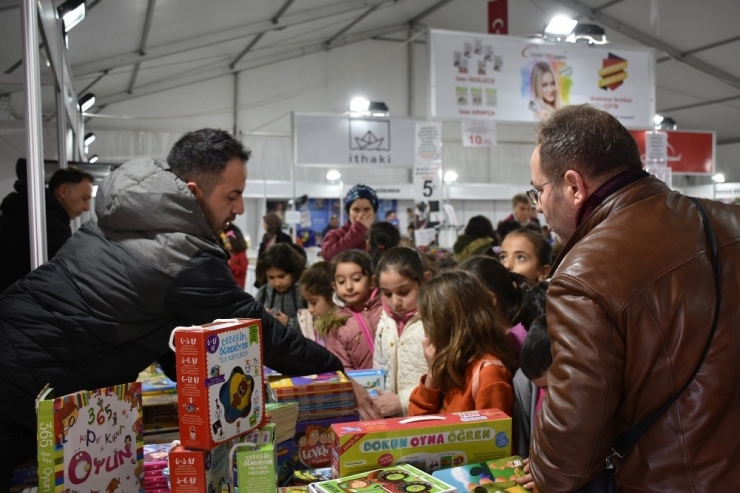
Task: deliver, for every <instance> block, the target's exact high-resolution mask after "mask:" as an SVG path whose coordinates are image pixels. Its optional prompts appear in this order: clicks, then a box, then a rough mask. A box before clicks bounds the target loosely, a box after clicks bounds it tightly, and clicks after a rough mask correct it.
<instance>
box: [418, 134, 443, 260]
mask: <svg viewBox="0 0 740 493" xmlns="http://www.w3.org/2000/svg"><path fill="white" fill-rule="evenodd" d="M415 149H416V156H415V160H414V162H415V164H414V215H415V224H414V227H415V229H416V232H417V233H420V234H416V238H417V246H422V245H427V244H429V242H430V241H432V240H433V239H434V230H433V229H432V228H434V227H435V226H436V225H437V224H439V222H440V219H441V209H442V207H441V204H442V124H441V123H439V122H419V123H417V124H416V146H415ZM422 230H428V231H427V232H426V233H431V234H421V231H422ZM422 238H423V240H422Z"/></svg>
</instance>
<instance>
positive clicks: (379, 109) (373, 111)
mask: <svg viewBox="0 0 740 493" xmlns="http://www.w3.org/2000/svg"><path fill="white" fill-rule="evenodd" d="M367 109H368V111H369V112H370V116H377V117H381V118H382V117H388V116H390V112H389V111H388V105H386V104H385V103H384V102H382V101H372V102H370V104H369V105H368V108H367Z"/></svg>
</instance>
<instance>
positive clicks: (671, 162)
mask: <svg viewBox="0 0 740 493" xmlns="http://www.w3.org/2000/svg"><path fill="white" fill-rule="evenodd" d="M630 133H631V134H632V137H634V138H635V141H636V142H637V147H638V149H640V157H641V158H642V162H643V164H646V165H648V164H650V163H649V162H648V156H647V152H646V150H645V139H646V134H649V133H650V132H645V131H636V130H631V131H630ZM658 133H664V134H666V135H667V144H666V151H667V155H666V164H667V165H668V167H669V168H671V170H672V171H673V172H674V173H681V174H693V175H711V174H714V147H715V133H714V132H684V131H681V130H660V131H658Z"/></svg>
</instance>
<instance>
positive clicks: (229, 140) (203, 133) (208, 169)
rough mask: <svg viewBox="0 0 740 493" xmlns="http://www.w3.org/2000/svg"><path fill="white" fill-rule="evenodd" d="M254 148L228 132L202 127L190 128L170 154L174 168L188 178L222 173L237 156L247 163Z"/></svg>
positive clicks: (168, 157)
mask: <svg viewBox="0 0 740 493" xmlns="http://www.w3.org/2000/svg"><path fill="white" fill-rule="evenodd" d="M251 154H252V153H251V151H250V150H249V149H247V148H246V147H244V145H243V144H242V143H241V142H240V141H238V140H237V139H235V138H234V137H232V136H231V135H230V134H229V133H228V132H225V131H223V130H216V129H213V128H203V129H201V130H196V131H194V132H188V133H186V134H185V135H184V136H182V137H181V138H180V140H178V141H177V142H175V145H174V146H172V150H170V153H169V155H168V156H167V164H169V166H170V169H171V170H172V172H173V173H174V174H175V175H177V177H178V178H180V179H181V180H183V181H185V182H189V181H195V179H196V178H203V177H211V176H215V175H220V174H221V173H223V171H224V169H225V168H226V165H227V164H228V162H229V161H230V160H232V159H234V158H238V159H241V160H242V161H244V162H245V163H246V162H247V161H248V160H249V158H250V156H251Z"/></svg>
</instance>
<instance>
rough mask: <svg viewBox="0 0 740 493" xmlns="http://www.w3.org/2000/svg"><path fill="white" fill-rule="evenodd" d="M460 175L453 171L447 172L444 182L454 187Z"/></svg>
mask: <svg viewBox="0 0 740 493" xmlns="http://www.w3.org/2000/svg"><path fill="white" fill-rule="evenodd" d="M457 178H458V174H457V173H456V172H454V171H452V170H449V171H445V176H444V178H443V180H444V182H445V183H446V184H448V185H452V184H453V183H455V182H456V181H457Z"/></svg>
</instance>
